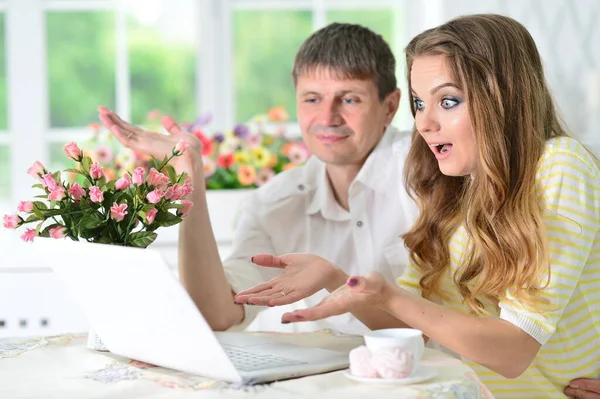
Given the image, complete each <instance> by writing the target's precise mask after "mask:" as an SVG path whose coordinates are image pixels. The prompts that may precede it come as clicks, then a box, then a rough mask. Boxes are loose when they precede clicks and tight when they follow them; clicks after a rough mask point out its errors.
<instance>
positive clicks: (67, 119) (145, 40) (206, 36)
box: [0, 0, 404, 209]
mask: <svg viewBox="0 0 600 399" xmlns="http://www.w3.org/2000/svg"><path fill="white" fill-rule="evenodd" d="M397 4H398V2H397V1H395V0H281V1H273V0H203V1H197V0H169V1H167V0H126V1H112V0H94V1H88V0H51V1H50V0H0V207H2V206H4V209H9V208H10V209H12V208H13V207H14V204H15V203H16V202H17V201H18V200H22V199H23V198H26V197H27V196H28V195H29V193H30V191H28V190H29V187H30V186H31V183H32V182H31V180H30V179H27V178H23V179H21V178H17V177H18V176H25V170H23V169H26V167H28V166H26V165H29V166H30V165H31V164H32V163H33V162H34V161H36V160H40V161H42V162H43V163H44V164H45V165H47V166H48V167H49V168H52V170H55V169H59V168H60V169H62V168H65V167H67V166H68V162H69V161H68V160H67V159H66V158H65V157H64V154H63V150H62V148H63V146H64V144H65V143H66V142H69V141H77V142H78V143H80V144H82V145H83V146H85V142H86V140H88V139H90V138H91V137H92V136H93V129H92V128H90V126H89V124H90V123H97V122H98V120H97V112H96V107H97V106H98V105H106V106H108V107H110V108H112V109H114V110H116V111H117V112H118V113H119V114H120V115H121V116H122V117H123V119H126V120H128V121H131V122H133V123H135V124H143V123H144V122H146V120H147V115H148V112H150V111H153V110H158V111H160V112H161V113H168V114H170V115H172V116H173V117H174V118H176V119H177V120H179V121H181V122H191V121H193V120H194V119H195V118H196V117H197V116H198V115H200V114H205V113H207V112H210V113H212V114H213V115H214V121H213V123H212V125H211V130H217V129H219V130H220V129H229V128H231V127H232V126H233V125H234V124H235V123H236V122H238V123H240V122H246V121H247V120H248V119H249V118H251V117H252V116H254V115H256V114H259V113H264V112H266V111H267V110H268V109H270V108H271V107H274V106H279V105H282V106H284V107H286V109H287V110H288V112H289V114H290V117H291V119H292V121H293V120H295V118H296V107H295V95H294V87H293V82H292V78H291V69H292V66H293V61H294V56H295V54H296V52H297V50H298V48H299V46H300V44H301V43H302V42H303V41H304V40H305V39H306V38H307V37H308V36H309V35H310V34H311V33H312V32H313V31H314V30H315V29H318V28H320V27H322V26H323V25H325V24H327V23H329V22H333V21H339V22H352V23H360V24H362V25H365V26H367V27H370V28H372V29H373V30H375V31H376V32H378V33H380V34H382V35H383V37H384V38H385V39H386V40H388V42H389V43H390V44H391V45H392V46H393V47H394V46H399V45H400V44H401V43H403V37H402V35H401V34H399V32H401V31H402V29H401V28H399V27H401V26H402V25H403V24H402V18H404V17H403V15H402V14H401V12H399V11H398V7H399V6H398V5H397ZM7 5H8V6H9V7H7ZM4 10H11V14H5V12H4ZM9 18H10V19H9ZM7 19H8V22H10V23H8V22H7ZM5 30H7V31H6V32H5ZM8 30H10V31H8ZM5 33H6V34H5ZM7 41H8V44H7ZM6 49H8V51H9V53H6ZM394 50H395V53H396V55H397V56H399V55H400V54H401V48H396V47H394ZM9 55H10V57H9ZM398 58H399V57H398ZM5 63H6V64H7V68H5ZM400 63H401V62H400V58H399V64H400ZM399 76H400V75H399ZM402 80H403V79H402ZM12 87H17V88H23V87H27V97H24V96H21V95H19V96H17V93H14V92H13V91H12V90H11V88H12ZM7 94H8V96H7ZM19 94H20V93H19ZM9 98H10V99H11V101H13V103H11V104H10V105H11V107H10V108H8V107H7V101H8V99H9ZM9 109H10V115H7V114H8V112H7V111H8V110H9ZM13 115H14V119H15V121H14V123H8V122H10V121H7V117H10V116H13ZM291 129H292V130H294V129H295V126H294V125H292V126H291ZM7 204H8V207H7V206H6V205H7Z"/></svg>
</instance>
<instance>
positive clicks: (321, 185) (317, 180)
mask: <svg viewBox="0 0 600 399" xmlns="http://www.w3.org/2000/svg"><path fill="white" fill-rule="evenodd" d="M396 132H397V130H396V129H395V128H394V127H391V126H390V127H388V128H387V129H386V132H385V133H384V135H383V137H382V138H381V140H380V141H379V143H378V144H377V146H375V148H374V149H373V151H372V152H371V154H370V155H369V156H368V157H367V160H366V161H365V164H364V165H363V167H362V168H361V169H360V171H359V172H358V175H357V176H356V178H355V179H354V181H353V182H352V185H354V184H356V183H357V182H359V183H360V184H362V185H364V186H366V187H368V188H369V189H371V190H373V191H376V192H383V191H384V190H385V189H386V184H385V183H386V181H387V179H388V176H389V174H390V173H391V170H392V169H393V168H391V167H390V165H389V162H390V159H391V158H392V156H393V149H392V142H393V140H394V135H395V134H396ZM312 158H313V159H311V161H312V162H310V161H309V165H306V166H307V168H306V169H305V171H306V173H305V181H306V182H308V181H312V182H314V184H315V185H316V188H315V190H314V194H313V197H312V199H311V200H310V204H309V206H308V207H307V209H306V214H307V215H314V214H316V213H317V212H319V211H321V213H322V215H323V217H324V218H326V219H329V220H335V221H344V220H349V219H350V213H349V212H348V211H346V210H345V209H344V208H342V207H341V206H340V205H339V204H338V202H337V201H336V200H335V196H334V194H333V189H332V188H331V184H330V183H329V179H328V178H327V171H326V169H325V163H324V162H322V161H320V160H318V159H317V158H316V157H314V156H313V157H312ZM398 178H400V179H401V178H402V177H401V176H399V177H398Z"/></svg>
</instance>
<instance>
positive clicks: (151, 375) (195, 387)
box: [0, 331, 492, 399]
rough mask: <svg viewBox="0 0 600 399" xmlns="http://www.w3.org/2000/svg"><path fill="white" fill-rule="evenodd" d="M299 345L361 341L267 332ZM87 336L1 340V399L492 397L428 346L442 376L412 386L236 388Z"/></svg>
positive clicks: (332, 382) (332, 378)
mask: <svg viewBox="0 0 600 399" xmlns="http://www.w3.org/2000/svg"><path fill="white" fill-rule="evenodd" d="M264 334H272V335H273V336H274V337H275V338H277V339H280V340H282V341H285V342H292V343H295V344H297V345H306V346H316V347H321V348H326V349H332V350H339V351H346V352H349V351H350V350H351V349H352V348H355V347H357V346H359V345H361V344H362V343H363V342H362V339H361V338H359V337H352V336H339V335H336V334H333V333H331V332H329V331H319V332H314V333H295V334H281V333H264ZM85 344H86V335H85V334H79V335H61V336H55V337H42V338H35V339H4V340H0V398H2V399H25V398H27V399H38V398H40V399H42V398H44V399H46V398H51V399H54V398H57V399H87V398H90V399H91V398H93V399H99V398H111V399H134V398H144V399H159V398H165V399H166V398H169V399H176V398H194V399H195V398H249V397H252V398H254V397H257V396H258V397H261V398H277V399H281V398H288V397H289V398H292V397H295V398H297V397H307V398H309V397H310V398H313V397H318V398H335V399H349V398H365V397H368V398H378V397H381V398H387V397H393V398H403V399H410V398H415V399H417V398H419V399H425V398H440V399H441V398H443V399H488V398H492V395H491V394H490V393H489V391H488V390H487V389H486V388H485V386H484V385H483V384H482V383H481V381H480V380H479V379H478V378H477V376H476V375H475V373H474V372H473V370H472V369H471V368H470V367H469V366H467V365H466V364H464V363H463V362H461V361H460V360H457V359H454V358H452V357H450V356H448V355H446V354H444V353H442V352H438V351H434V350H431V349H426V351H425V354H424V357H423V363H424V364H428V365H434V366H436V367H437V368H438V371H439V375H438V377H436V378H434V379H432V380H430V381H427V382H424V383H421V384H415V385H410V386H380V385H367V384H361V383H357V382H354V381H350V380H348V379H347V378H346V377H345V376H344V373H345V371H336V372H331V373H326V374H320V375H315V376H309V377H304V378H297V379H293V380H286V381H279V382H274V383H271V384H262V385H255V386H246V387H234V386H231V385H229V384H227V383H225V382H219V381H213V380H209V379H206V378H203V377H199V376H195V375H190V374H187V373H183V372H178V371H174V370H169V369H164V368H161V367H155V366H152V365H149V364H145V363H141V362H138V361H135V360H130V359H126V358H123V357H120V356H116V355H113V354H111V353H107V352H96V351H93V350H90V349H87V348H86V345H85Z"/></svg>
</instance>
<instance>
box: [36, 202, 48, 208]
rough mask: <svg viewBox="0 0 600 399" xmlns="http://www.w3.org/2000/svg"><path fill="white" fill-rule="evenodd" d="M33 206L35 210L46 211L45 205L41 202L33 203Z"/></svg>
mask: <svg viewBox="0 0 600 399" xmlns="http://www.w3.org/2000/svg"><path fill="white" fill-rule="evenodd" d="M33 205H34V206H35V208H37V209H40V210H44V209H48V206H47V205H46V203H45V202H42V201H33Z"/></svg>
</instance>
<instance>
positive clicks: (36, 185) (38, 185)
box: [31, 183, 46, 191]
mask: <svg viewBox="0 0 600 399" xmlns="http://www.w3.org/2000/svg"><path fill="white" fill-rule="evenodd" d="M31 187H32V188H41V189H42V190H44V191H45V190H46V189H45V188H44V186H42V185H41V184H40V183H38V184H34V185H33V186H31Z"/></svg>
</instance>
